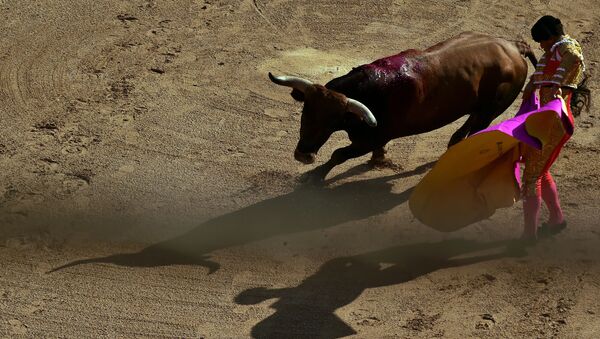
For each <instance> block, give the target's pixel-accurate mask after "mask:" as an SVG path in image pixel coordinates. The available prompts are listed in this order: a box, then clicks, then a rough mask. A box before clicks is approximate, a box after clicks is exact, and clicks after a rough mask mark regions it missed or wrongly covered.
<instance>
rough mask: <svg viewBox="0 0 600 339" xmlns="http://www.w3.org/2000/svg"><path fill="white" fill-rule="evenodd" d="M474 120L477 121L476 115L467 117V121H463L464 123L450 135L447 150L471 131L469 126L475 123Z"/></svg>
mask: <svg viewBox="0 0 600 339" xmlns="http://www.w3.org/2000/svg"><path fill="white" fill-rule="evenodd" d="M475 120H477V117H476V114H471V115H469V118H468V119H467V121H465V123H464V124H463V125H462V126H461V127H460V128H459V129H458V130H457V131H456V132H454V134H452V137H450V141H449V142H448V148H450V147H451V146H453V145H454V144H456V143H458V142H460V141H462V140H463V139H464V138H466V137H467V135H468V134H469V132H470V131H471V126H472V125H473V123H475Z"/></svg>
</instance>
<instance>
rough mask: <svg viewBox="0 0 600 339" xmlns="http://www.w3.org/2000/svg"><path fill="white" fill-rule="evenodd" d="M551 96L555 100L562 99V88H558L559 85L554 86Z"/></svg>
mask: <svg viewBox="0 0 600 339" xmlns="http://www.w3.org/2000/svg"><path fill="white" fill-rule="evenodd" d="M550 95H552V97H553V98H558V97H562V90H561V89H560V86H558V85H554V86H552V90H551V92H550Z"/></svg>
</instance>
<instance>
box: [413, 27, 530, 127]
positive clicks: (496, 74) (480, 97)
mask: <svg viewBox="0 0 600 339" xmlns="http://www.w3.org/2000/svg"><path fill="white" fill-rule="evenodd" d="M419 61H420V65H421V72H420V74H419V81H421V82H422V87H423V88H424V93H423V97H422V98H421V102H420V103H419V104H418V105H413V106H412V109H411V111H410V112H407V113H406V116H405V119H404V120H403V123H404V125H406V126H410V128H412V129H413V130H415V131H416V133H422V132H427V131H431V130H433V129H436V128H439V127H442V126H444V125H446V124H448V123H451V122H453V121H455V120H457V119H459V118H460V117H462V116H464V115H466V114H470V113H474V112H476V111H479V110H482V109H486V107H490V109H492V106H493V104H494V101H495V100H496V96H497V93H498V87H499V86H500V85H501V84H506V83H508V84H509V87H512V89H513V90H514V91H519V90H520V89H521V88H522V87H523V84H524V82H525V79H526V76H527V64H526V62H525V60H524V59H523V58H522V57H521V55H520V53H519V50H518V49H517V48H516V46H515V45H514V44H513V43H511V42H508V41H506V40H503V39H499V38H494V37H489V36H486V35H481V34H475V33H465V34H461V35H460V36H458V37H456V38H453V39H449V40H447V41H445V42H442V43H440V44H437V45H435V46H432V47H430V48H428V49H427V50H425V51H424V53H423V54H422V56H421V57H420V60H419ZM490 113H492V112H490Z"/></svg>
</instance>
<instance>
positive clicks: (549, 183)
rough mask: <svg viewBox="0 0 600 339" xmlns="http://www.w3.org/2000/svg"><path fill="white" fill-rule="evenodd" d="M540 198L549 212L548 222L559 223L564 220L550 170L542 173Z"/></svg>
mask: <svg viewBox="0 0 600 339" xmlns="http://www.w3.org/2000/svg"><path fill="white" fill-rule="evenodd" d="M541 184H542V199H544V203H546V206H548V211H549V212H550V219H549V220H548V223H550V224H554V225H556V224H560V223H562V222H563V221H564V216H563V212H562V209H561V208H560V200H559V199H558V191H557V190H556V184H555V183H554V180H553V179H552V176H551V175H550V172H548V171H546V172H544V173H543V174H542V183H541Z"/></svg>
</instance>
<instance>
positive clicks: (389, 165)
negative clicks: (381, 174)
mask: <svg viewBox="0 0 600 339" xmlns="http://www.w3.org/2000/svg"><path fill="white" fill-rule="evenodd" d="M368 164H369V166H371V168H374V169H391V170H393V171H395V172H402V171H404V168H403V167H402V166H401V165H398V164H395V163H394V162H393V161H392V159H389V158H371V160H369V162H368Z"/></svg>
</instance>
